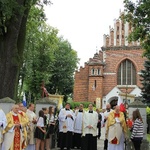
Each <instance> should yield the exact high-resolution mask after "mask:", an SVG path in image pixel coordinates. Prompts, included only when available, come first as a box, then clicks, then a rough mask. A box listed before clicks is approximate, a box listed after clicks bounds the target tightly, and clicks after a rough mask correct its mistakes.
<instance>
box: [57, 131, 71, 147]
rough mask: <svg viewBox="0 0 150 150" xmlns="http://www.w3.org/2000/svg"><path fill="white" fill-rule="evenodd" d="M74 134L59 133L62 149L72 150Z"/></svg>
mask: <svg viewBox="0 0 150 150" xmlns="http://www.w3.org/2000/svg"><path fill="white" fill-rule="evenodd" d="M72 134H73V133H72V132H70V131H68V132H67V133H63V132H59V147H60V149H64V148H65V147H66V148H67V150H70V149H71V147H72Z"/></svg>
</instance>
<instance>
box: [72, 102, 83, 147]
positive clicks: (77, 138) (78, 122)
mask: <svg viewBox="0 0 150 150" xmlns="http://www.w3.org/2000/svg"><path fill="white" fill-rule="evenodd" d="M83 113H84V110H83V104H80V105H79V109H77V110H76V111H75V122H74V135H73V147H72V148H74V147H76V148H78V149H79V148H81V136H82V127H83Z"/></svg>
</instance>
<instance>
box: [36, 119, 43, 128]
mask: <svg viewBox="0 0 150 150" xmlns="http://www.w3.org/2000/svg"><path fill="white" fill-rule="evenodd" d="M36 126H40V127H44V118H43V117H40V118H38V120H37V124H36Z"/></svg>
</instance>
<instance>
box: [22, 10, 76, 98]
mask: <svg viewBox="0 0 150 150" xmlns="http://www.w3.org/2000/svg"><path fill="white" fill-rule="evenodd" d="M45 21H46V18H45V15H44V14H43V8H41V7H32V8H31V11H30V14H29V17H28V23H27V35H26V44H25V50H24V65H23V67H22V69H21V73H20V78H21V81H23V82H22V84H24V90H26V91H27V92H30V93H31V95H32V98H33V99H39V98H40V97H41V92H42V89H41V85H42V83H43V82H44V84H45V86H46V88H47V90H48V92H49V93H51V94H55V93H57V94H61V95H64V97H65V99H67V95H69V94H70V93H72V91H73V82H74V78H73V74H74V70H75V69H76V67H77V62H78V58H77V53H76V51H74V50H73V49H72V48H71V45H70V43H69V42H68V41H67V40H64V39H63V38H62V37H61V38H60V37H58V35H57V34H58V30H57V29H55V28H53V27H50V26H48V25H47V24H46V23H45ZM20 90H21V91H22V89H21V88H20Z"/></svg>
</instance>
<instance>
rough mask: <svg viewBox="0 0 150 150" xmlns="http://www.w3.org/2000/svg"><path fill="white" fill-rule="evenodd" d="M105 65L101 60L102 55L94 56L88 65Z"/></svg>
mask: <svg viewBox="0 0 150 150" xmlns="http://www.w3.org/2000/svg"><path fill="white" fill-rule="evenodd" d="M104 64H105V63H104V62H103V61H102V60H101V58H100V55H99V54H98V53H95V54H94V57H93V58H90V59H89V61H88V65H104Z"/></svg>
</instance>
